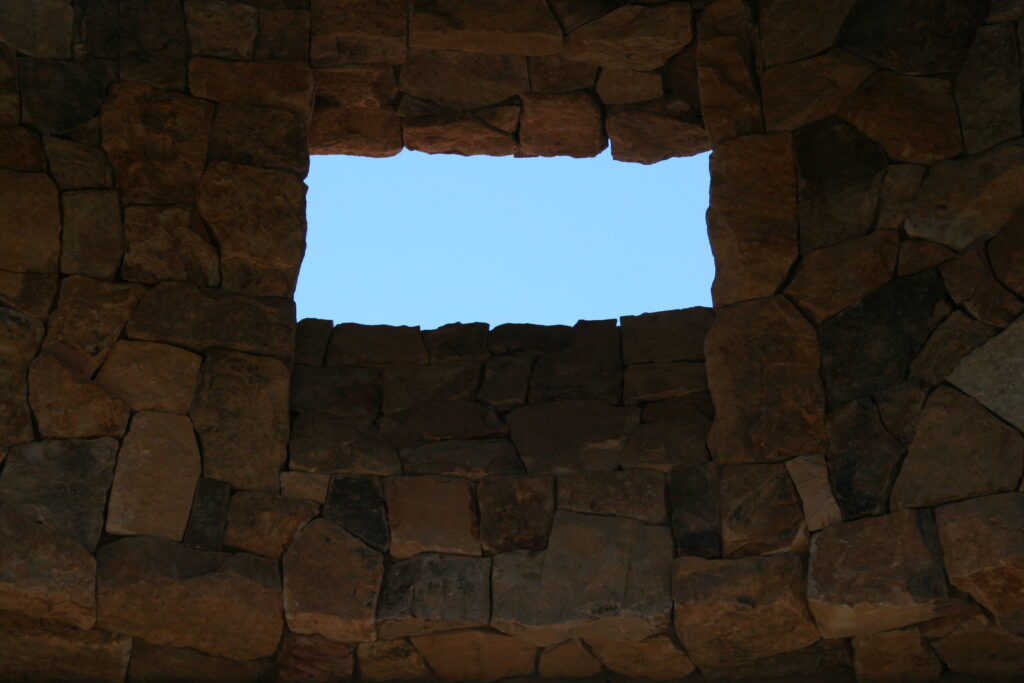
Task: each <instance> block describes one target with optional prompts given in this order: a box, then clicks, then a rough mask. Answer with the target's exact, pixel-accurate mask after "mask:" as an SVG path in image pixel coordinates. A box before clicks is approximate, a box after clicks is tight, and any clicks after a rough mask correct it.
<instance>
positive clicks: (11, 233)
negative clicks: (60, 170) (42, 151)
mask: <svg viewBox="0 0 1024 683" xmlns="http://www.w3.org/2000/svg"><path fill="white" fill-rule="evenodd" d="M0 235H3V238H2V239H3V249H2V250H0V268H2V269H4V270H7V271H11V272H15V273H21V272H35V273H55V272H57V263H58V260H59V258H60V196H59V195H58V193H57V187H56V186H55V185H54V184H53V181H52V180H50V178H49V177H48V176H46V175H45V174H43V173H17V172H14V171H0Z"/></svg>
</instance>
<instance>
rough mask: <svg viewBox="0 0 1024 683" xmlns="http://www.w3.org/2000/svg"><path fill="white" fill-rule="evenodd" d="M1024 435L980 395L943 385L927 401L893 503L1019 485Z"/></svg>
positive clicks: (927, 502) (926, 502) (918, 503)
mask: <svg viewBox="0 0 1024 683" xmlns="http://www.w3.org/2000/svg"><path fill="white" fill-rule="evenodd" d="M1022 473H1024V437H1021V435H1020V432H1018V431H1017V430H1015V429H1013V428H1012V427H1010V426H1008V425H1006V424H1004V423H1003V422H1002V421H1001V420H999V419H998V418H996V417H995V416H994V415H992V414H991V413H989V412H988V411H987V410H985V409H984V408H983V407H982V406H981V404H980V403H978V402H977V401H975V400H974V399H972V398H970V397H968V396H965V395H964V394H961V393H960V392H959V391H957V390H955V389H952V388H950V387H944V386H943V387H939V388H938V389H936V390H935V391H934V392H933V393H932V394H931V396H929V397H928V402H927V403H926V404H925V407H924V411H922V413H921V417H920V418H919V419H918V422H917V432H916V435H915V436H914V441H913V442H912V443H911V444H910V450H909V452H908V453H907V457H906V459H905V460H904V462H903V466H902V467H901V468H900V474H899V477H898V478H897V479H896V483H895V484H894V485H893V489H892V507H893V508H894V509H899V508H904V507H923V506H932V505H937V504H940V503H948V502H951V501H954V500H961V499H963V498H973V497H975V496H983V495H987V494H990V493H999V492H1001V491H1012V490H1014V489H1015V488H1017V483H1018V482H1019V481H1020V478H1021V474H1022Z"/></svg>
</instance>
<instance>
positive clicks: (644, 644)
mask: <svg viewBox="0 0 1024 683" xmlns="http://www.w3.org/2000/svg"><path fill="white" fill-rule="evenodd" d="M587 644H588V645H589V646H590V647H591V648H592V649H593V650H594V653H595V654H596V655H597V658H598V659H599V660H600V661H601V663H602V664H604V665H605V667H606V668H607V669H608V670H609V671H614V672H615V673H617V674H621V675H623V676H628V677H629V678H631V679H647V680H652V681H674V680H677V679H680V678H685V677H686V676H688V675H689V674H691V673H692V672H693V670H694V666H693V662H692V661H690V658H689V657H687V656H686V653H685V652H683V651H682V650H680V649H679V647H678V646H677V645H676V644H675V643H674V642H672V639H671V638H669V637H668V636H656V637H654V638H649V639H648V640H643V641H640V642H637V643H633V642H628V641H627V642H615V641H609V640H588V641H587Z"/></svg>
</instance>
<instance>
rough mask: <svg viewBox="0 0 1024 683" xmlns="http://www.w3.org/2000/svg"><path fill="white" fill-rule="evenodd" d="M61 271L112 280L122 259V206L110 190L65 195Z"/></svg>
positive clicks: (115, 194)
mask: <svg viewBox="0 0 1024 683" xmlns="http://www.w3.org/2000/svg"><path fill="white" fill-rule="evenodd" d="M63 202H64V226H63V232H62V233H61V254H60V270H61V272H62V273H75V274H79V275H88V276H91V277H94V278H98V279H101V280H113V279H114V277H115V276H116V275H117V271H118V269H119V268H120V266H121V260H122V258H123V257H124V233H123V229H122V226H121V203H120V202H119V201H118V198H117V192H114V191H113V190H94V191H80V192H65V193H64V196H63Z"/></svg>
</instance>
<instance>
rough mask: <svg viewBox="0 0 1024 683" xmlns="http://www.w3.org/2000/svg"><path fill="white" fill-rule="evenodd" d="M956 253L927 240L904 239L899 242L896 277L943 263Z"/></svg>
mask: <svg viewBox="0 0 1024 683" xmlns="http://www.w3.org/2000/svg"><path fill="white" fill-rule="evenodd" d="M955 255H956V253H955V252H954V251H952V250H951V249H947V248H946V247H944V246H942V245H941V244H936V243H935V242H929V241H928V240H904V241H903V242H902V243H901V244H900V256H899V262H898V263H897V265H896V277H903V276H904V275H913V274H914V273H920V272H921V271H922V270H928V269H929V268H931V267H932V266H937V265H939V264H941V263H945V262H946V261H948V260H949V259H951V258H953V257H954V256H955Z"/></svg>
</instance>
